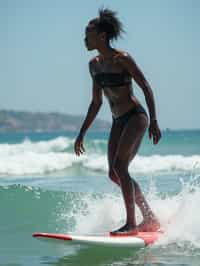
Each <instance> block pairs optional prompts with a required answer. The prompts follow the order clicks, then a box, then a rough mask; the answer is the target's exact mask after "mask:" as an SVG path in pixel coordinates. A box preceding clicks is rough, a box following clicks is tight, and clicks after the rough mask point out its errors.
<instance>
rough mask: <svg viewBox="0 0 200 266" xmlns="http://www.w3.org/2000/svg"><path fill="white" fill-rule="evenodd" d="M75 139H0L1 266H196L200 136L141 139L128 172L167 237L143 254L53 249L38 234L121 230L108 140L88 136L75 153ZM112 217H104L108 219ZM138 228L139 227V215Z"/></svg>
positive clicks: (104, 136) (28, 136)
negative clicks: (156, 140) (35, 235)
mask: <svg viewBox="0 0 200 266" xmlns="http://www.w3.org/2000/svg"><path fill="white" fill-rule="evenodd" d="M74 138H75V134H73V133H63V132H60V133H56V134H55V133H48V134H47V133H45V134H44V133H37V134H36V133H29V134H16V133H10V134H1V135H0V210H1V219H0V234H1V237H0V265H7V266H8V265H10V266H11V265H15V266H18V265H30V266H33V265H39V266H40V265H59V266H60V265H72V266H75V265H77V266H78V265H98V266H100V265H104V266H105V265H107V266H108V265H109V266H111V265H112V266H115V265H116V266H118V265H123V266H124V265H129V266H130V265H145V266H147V265H163V266H167V265H177V266H178V265H199V261H200V229H199V223H200V214H199V211H198V210H199V204H200V183H199V181H200V145H199V143H200V131H197V130H196V131H164V132H163V137H162V140H161V141H160V143H159V145H156V146H153V144H152V143H151V142H150V141H149V140H148V137H147V135H146V136H145V138H144V141H143V143H142V146H141V148H140V151H139V154H138V155H137V156H136V157H135V159H134V160H133V162H132V163H131V165H130V168H129V171H130V174H131V176H132V177H133V178H135V179H136V180H137V181H138V182H139V183H140V184H141V186H142V188H143V191H144V192H145V195H146V197H147V199H148V201H149V203H150V205H151V206H152V208H153V210H154V212H155V213H156V215H157V216H158V217H159V219H160V221H161V223H162V226H163V228H164V229H165V231H166V233H165V235H164V236H163V237H162V238H161V239H160V241H159V242H158V243H157V244H156V245H154V246H152V247H149V248H145V249H141V250H133V249H130V248H129V249H127V248H126V249H123V248H120V249H116V248H102V247H101V248H100V247H88V246H86V245H66V246H63V245H55V244H50V243H43V242H40V241H38V240H36V239H33V238H32V236H31V235H32V233H33V232H36V231H46V232H56V233H66V232H73V233H94V232H100V233H101V232H107V231H110V230H112V229H114V228H117V227H118V226H120V225H122V224H123V223H124V221H125V220H124V219H125V210H124V204H123V199H122V197H121V193H120V190H119V188H118V187H116V186H115V185H114V184H113V183H111V181H110V180H109V179H108V177H107V171H108V167H107V157H106V152H107V138H108V133H98V134H97V133H89V134H88V135H87V137H86V139H85V148H86V153H85V154H84V155H83V156H81V157H76V156H75V155H74V153H73V144H74ZM108 210H109V211H108ZM136 215H137V221H138V222H140V221H141V215H140V213H139V210H138V209H137V210H136Z"/></svg>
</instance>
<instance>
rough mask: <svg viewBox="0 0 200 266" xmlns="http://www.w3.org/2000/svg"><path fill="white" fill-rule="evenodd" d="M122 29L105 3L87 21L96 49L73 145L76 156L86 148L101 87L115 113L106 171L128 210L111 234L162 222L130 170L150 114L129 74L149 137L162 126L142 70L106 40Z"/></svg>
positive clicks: (156, 138)
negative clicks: (86, 104) (138, 221)
mask: <svg viewBox="0 0 200 266" xmlns="http://www.w3.org/2000/svg"><path fill="white" fill-rule="evenodd" d="M122 32H124V30H123V27H122V23H121V22H120V21H119V19H118V18H117V16H116V12H113V11H111V10H109V9H101V10H99V17H97V18H95V19H93V20H91V21H90V22H89V23H88V25H87V27H86V30H85V35H86V36H85V45H86V47H87V49H88V50H89V51H92V50H95V49H96V50H97V51H98V53H99V54H98V55H97V56H96V57H94V58H93V59H91V60H90V62H89V70H90V74H91V77H92V80H93V91H92V101H91V104H90V106H89V109H88V113H87V116H86V118H85V120H84V122H83V125H82V127H81V129H80V132H79V135H78V137H77V139H76V141H75V145H74V149H75V153H76V154H77V155H78V156H79V155H80V154H82V153H83V152H84V151H85V149H84V147H83V139H84V135H85V133H86V131H87V129H88V128H89V126H90V125H91V123H92V122H93V120H94V119H95V117H96V115H97V113H98V111H99V109H100V107H101V105H102V93H104V95H105V96H106V98H107V99H108V102H109V105H110V109H111V112H112V118H113V123H112V128H111V132H110V137H109V142H108V163H109V177H110V179H111V180H112V181H113V182H115V183H116V184H117V185H119V186H120V188H121V191H122V195H123V198H124V203H125V207H126V213H127V218H126V224H125V225H124V226H122V227H121V228H119V229H117V230H115V231H113V232H111V234H115V235H116V234H120V235H127V234H136V233H137V232H138V230H139V231H154V230H157V229H159V227H160V224H159V221H158V220H157V219H156V217H155V215H154V213H153V212H152V210H151V209H150V207H149V205H148V203H147V202H146V200H145V198H144V196H143V194H142V192H141V189H140V187H139V185H138V184H137V182H136V181H135V180H132V179H131V177H130V175H129V172H128V166H129V164H130V162H131V160H132V159H133V158H134V156H135V155H136V153H137V151H138V148H139V146H140V143H141V140H142V138H143V136H144V133H145V130H146V128H147V126H148V116H147V114H146V112H145V110H144V108H143V107H142V106H141V104H140V102H139V101H138V99H137V98H136V97H135V96H134V94H133V89H132V84H131V79H132V78H133V79H134V80H135V82H136V83H137V84H138V85H139V86H140V88H141V89H142V91H143V93H144V96H145V99H146V103H147V106H148V110H149V115H150V125H149V138H150V139H151V138H153V143H154V144H157V143H158V141H159V139H160V138H161V132H160V129H159V126H158V123H157V120H156V111H155V104H154V97H153V93H152V90H151V88H150V85H149V84H148V82H147V81H146V79H145V77H144V75H143V73H142V72H141V70H140V69H139V67H138V66H137V65H136V63H135V61H134V59H133V58H132V57H131V56H130V55H129V54H128V53H127V52H124V51H120V50H117V49H114V48H112V47H111V44H110V42H111V41H112V40H114V39H117V38H118V37H120V36H121V33H122ZM135 203H136V204H137V205H138V207H139V208H140V210H141V213H142V215H143V221H142V223H141V224H139V225H138V226H137V225H136V218H135Z"/></svg>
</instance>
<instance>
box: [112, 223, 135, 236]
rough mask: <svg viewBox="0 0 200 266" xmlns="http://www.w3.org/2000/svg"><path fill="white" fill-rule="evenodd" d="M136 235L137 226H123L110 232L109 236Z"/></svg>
mask: <svg viewBox="0 0 200 266" xmlns="http://www.w3.org/2000/svg"><path fill="white" fill-rule="evenodd" d="M137 233H138V228H137V226H135V227H133V226H130V225H128V224H125V225H124V226H122V227H121V228H119V229H117V230H115V231H112V232H110V235H112V236H133V235H137Z"/></svg>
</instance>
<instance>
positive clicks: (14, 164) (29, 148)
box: [0, 137, 200, 176]
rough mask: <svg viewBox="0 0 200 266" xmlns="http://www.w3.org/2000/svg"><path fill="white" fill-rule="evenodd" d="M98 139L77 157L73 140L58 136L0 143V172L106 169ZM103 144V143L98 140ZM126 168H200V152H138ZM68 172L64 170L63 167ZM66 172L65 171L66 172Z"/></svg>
mask: <svg viewBox="0 0 200 266" xmlns="http://www.w3.org/2000/svg"><path fill="white" fill-rule="evenodd" d="M96 142H97V140H94V141H91V143H90V144H89V146H88V148H87V150H86V153H84V155H82V156H79V157H77V156H76V155H75V153H74V151H73V144H74V140H73V139H70V138H67V137H58V138H56V139H54V140H49V141H38V142H32V141H30V140H29V139H26V140H25V141H24V142H22V143H19V144H0V175H4V176H5V175H7V176H12V175H14V176H18V175H37V174H44V175H45V174H47V173H51V172H55V171H56V172H57V171H58V172H59V171H63V170H67V169H68V168H69V167H70V168H71V169H72V170H73V169H74V170H76V168H77V167H78V168H79V169H80V168H82V170H83V171H84V169H87V171H88V170H89V171H96V172H97V173H100V172H102V173H103V174H104V173H105V174H106V173H107V172H108V161H107V155H106V154H105V151H104V147H103V148H101V147H98V149H94V147H93V146H94V145H93V144H95V145H96ZM101 144H102V143H101ZM129 170H130V172H131V173H134V174H154V173H160V172H161V173H169V172H175V171H180V172H184V171H194V170H195V171H197V172H200V155H191V156H182V155H162V156H161V155H151V156H140V155H137V156H136V157H135V158H134V160H133V161H132V162H131V164H130V167H129ZM66 173H67V171H66ZM66 173H65V174H66Z"/></svg>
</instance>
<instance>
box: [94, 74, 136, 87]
mask: <svg viewBox="0 0 200 266" xmlns="http://www.w3.org/2000/svg"><path fill="white" fill-rule="evenodd" d="M94 79H95V81H96V83H97V85H99V86H100V87H102V88H105V87H119V86H123V85H127V84H131V78H130V75H129V74H128V73H127V72H125V71H123V72H121V73H114V72H100V73H97V74H95V75H94Z"/></svg>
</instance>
